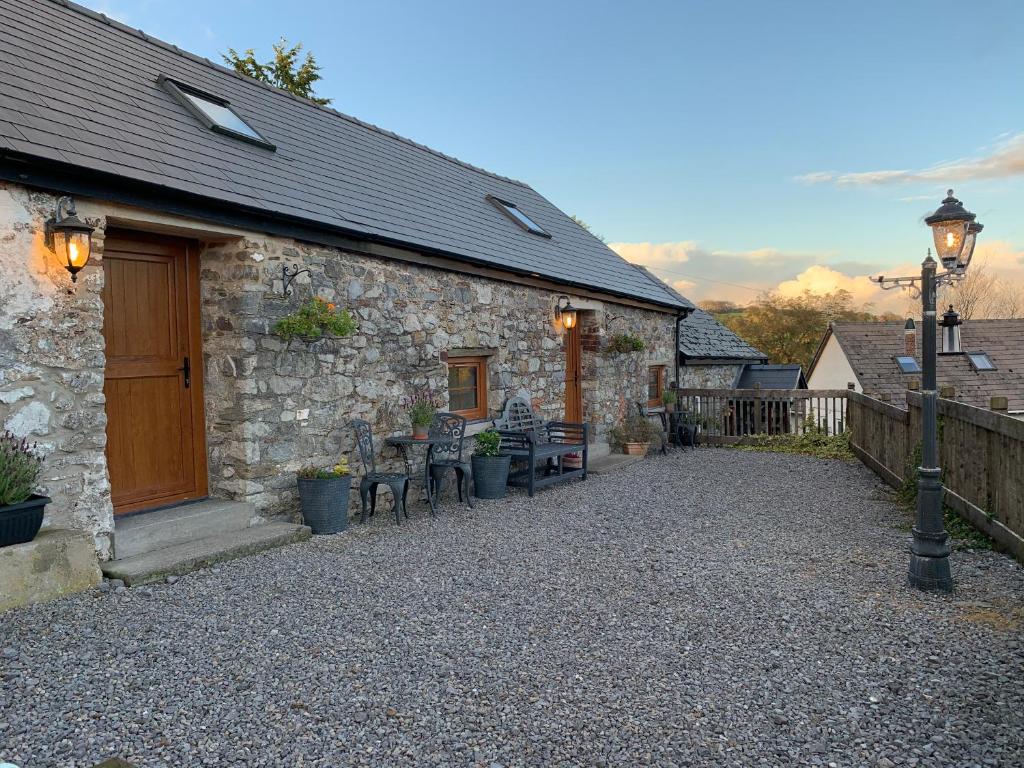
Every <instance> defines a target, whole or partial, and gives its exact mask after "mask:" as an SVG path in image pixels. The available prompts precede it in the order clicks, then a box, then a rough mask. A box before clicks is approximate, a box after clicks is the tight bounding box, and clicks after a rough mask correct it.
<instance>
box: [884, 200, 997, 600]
mask: <svg viewBox="0 0 1024 768" xmlns="http://www.w3.org/2000/svg"><path fill="white" fill-rule="evenodd" d="M975 218H976V217H975V215H974V214H973V213H971V212H970V211H968V210H966V209H965V208H964V206H963V203H961V202H960V201H959V200H957V199H956V198H955V197H953V190H949V192H948V193H947V195H946V199H945V200H943V201H942V205H940V206H939V208H938V209H937V210H936V211H935V213H933V214H932V215H931V216H928V217H927V218H926V219H925V223H926V224H927V225H928V226H929V227H931V228H932V235H933V236H934V239H935V251H936V253H937V254H938V256H939V260H940V261H941V262H942V266H943V268H944V270H945V271H943V272H939V271H938V267H939V264H938V262H936V261H935V259H934V258H932V254H931V250H930V249H929V251H928V257H927V258H926V259H925V260H924V261H923V262H922V263H921V276H920V277H916V276H915V277H885V276H881V277H877V278H872V279H873V280H874V281H875V282H877V283H878V284H879V285H880V286H881V287H882V288H884V289H886V290H888V289H892V288H903V289H906V290H909V291H911V292H912V293H914V294H916V295H920V297H921V312H922V314H921V319H922V321H923V326H924V328H923V331H924V332H923V339H922V343H921V363H922V365H921V368H922V376H921V384H922V386H921V466H920V467H918V470H917V521H916V523H915V524H914V538H913V542H912V543H911V545H910V568H909V571H908V579H909V582H910V585H911V586H913V587H917V588H918V589H922V590H929V591H939V592H951V591H952V589H953V577H952V575H951V573H950V569H949V535H948V534H947V533H946V529H945V526H944V523H943V517H942V496H943V487H942V480H941V477H942V470H941V469H940V468H939V440H938V400H939V393H938V383H937V380H936V363H937V354H936V349H935V346H936V344H935V342H936V335H937V331H938V327H937V322H936V308H935V304H936V292H937V290H938V287H939V286H940V285H953V284H955V283H957V282H958V281H960V280H962V279H963V277H964V274H965V273H966V271H967V267H968V266H969V265H970V263H971V257H972V256H973V255H974V244H975V242H976V240H977V237H978V235H979V234H980V233H981V230H982V225H981V224H979V223H977V222H975Z"/></svg>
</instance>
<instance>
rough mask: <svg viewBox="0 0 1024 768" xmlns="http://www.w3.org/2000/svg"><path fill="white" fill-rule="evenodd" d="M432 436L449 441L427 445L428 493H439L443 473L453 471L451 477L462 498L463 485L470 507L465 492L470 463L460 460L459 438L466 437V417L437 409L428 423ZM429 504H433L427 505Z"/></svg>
mask: <svg viewBox="0 0 1024 768" xmlns="http://www.w3.org/2000/svg"><path fill="white" fill-rule="evenodd" d="M429 434H430V436H431V437H432V438H447V439H450V440H451V442H437V443H434V445H433V446H432V447H431V453H430V486H431V487H430V488H429V489H428V493H430V494H431V495H432V496H433V497H434V498H437V499H439V498H440V497H441V490H442V489H443V488H444V481H445V477H446V476H447V475H448V473H449V472H451V471H454V472H455V481H456V485H457V487H458V491H459V501H462V489H463V485H465V489H466V503H467V504H469V506H470V509H472V508H473V497H472V496H470V494H469V481H470V480H471V479H472V477H473V467H472V465H471V464H470V463H469V462H468V461H463V460H462V442H463V440H464V439H465V437H466V418H465V417H464V416H459V415H458V414H457V413H444V412H440V413H437V414H435V415H434V421H433V423H432V424H431V425H430V432H429ZM431 508H433V505H431Z"/></svg>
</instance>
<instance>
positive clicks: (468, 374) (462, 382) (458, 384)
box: [448, 365, 477, 389]
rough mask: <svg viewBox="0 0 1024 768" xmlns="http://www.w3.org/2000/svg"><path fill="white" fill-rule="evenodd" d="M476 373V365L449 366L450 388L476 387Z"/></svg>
mask: <svg viewBox="0 0 1024 768" xmlns="http://www.w3.org/2000/svg"><path fill="white" fill-rule="evenodd" d="M476 372H477V367H476V366H475V365H458V366H449V368H448V388H449V389H457V388H464V387H473V388H475V387H476Z"/></svg>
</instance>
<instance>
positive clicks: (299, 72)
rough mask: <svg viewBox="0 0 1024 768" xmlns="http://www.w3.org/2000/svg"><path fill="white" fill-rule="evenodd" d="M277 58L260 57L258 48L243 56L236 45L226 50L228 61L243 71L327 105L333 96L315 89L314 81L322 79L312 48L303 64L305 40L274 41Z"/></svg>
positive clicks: (226, 61) (244, 73) (248, 50)
mask: <svg viewBox="0 0 1024 768" xmlns="http://www.w3.org/2000/svg"><path fill="white" fill-rule="evenodd" d="M273 47H274V58H273V59H271V60H270V61H268V62H266V63H262V64H261V63H260V62H258V61H257V60H256V52H255V51H254V50H253V49H252V48H247V49H246V51H245V55H244V56H242V55H240V54H239V53H238V51H236V50H235V49H234V48H228V52H227V53H226V54H222V57H223V59H224V63H225V64H227V65H228V66H230V67H233V68H234V70H235V71H236V72H238V73H240V74H243V75H247V76H249V77H252V78H255V79H256V80H261V81H262V82H264V83H269V84H270V85H272V86H274V87H275V88H281V89H283V90H286V91H291V92H292V93H294V94H295V95H296V96H301V97H302V98H304V99H309V100H310V101H312V102H314V103H316V104H322V105H327V104H330V103H331V100H330V99H321V98H318V97H317V96H316V95H315V94H314V93H313V83H315V82H316V81H317V80H320V79H321V77H320V66H319V65H318V64H317V63H316V59H315V58H314V57H313V54H312V53H311V52H308V51H307V52H306V58H305V60H304V61H303V62H302V64H301V65H299V54H300V53H302V43H296V44H295V45H293V46H289V45H288V41H287V40H285V39H284V38H283V37H282V38H281V40H280V41H279V42H277V43H275V44H274V46H273Z"/></svg>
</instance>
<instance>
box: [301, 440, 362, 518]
mask: <svg viewBox="0 0 1024 768" xmlns="http://www.w3.org/2000/svg"><path fill="white" fill-rule="evenodd" d="M349 474H350V470H349V467H348V458H347V457H345V456H342V457H341V459H340V460H339V461H338V463H337V464H335V465H334V466H333V467H330V468H328V469H322V468H320V467H303V468H302V469H300V470H299V481H298V482H299V506H300V508H301V510H302V521H303V522H304V523H305V524H306V525H308V526H309V527H310V528H311V529H312V531H313V533H315V534H328V533H340V532H341V531H344V530H345V529H346V528H348V495H349V491H350V490H351V488H352V481H351V480H350V479H349Z"/></svg>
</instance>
